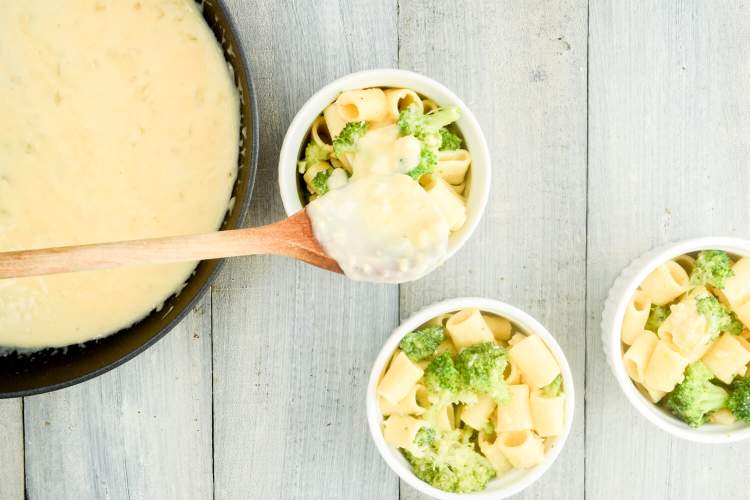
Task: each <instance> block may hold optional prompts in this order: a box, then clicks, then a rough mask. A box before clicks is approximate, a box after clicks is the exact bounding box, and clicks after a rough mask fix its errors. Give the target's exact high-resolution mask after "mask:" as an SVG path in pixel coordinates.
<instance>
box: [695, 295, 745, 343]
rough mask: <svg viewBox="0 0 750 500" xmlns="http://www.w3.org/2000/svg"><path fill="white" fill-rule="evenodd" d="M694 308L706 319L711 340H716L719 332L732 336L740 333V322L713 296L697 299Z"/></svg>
mask: <svg viewBox="0 0 750 500" xmlns="http://www.w3.org/2000/svg"><path fill="white" fill-rule="evenodd" d="M696 307H697V309H698V313H699V314H701V315H703V316H704V317H705V318H706V322H707V323H708V332H709V333H710V334H711V338H716V336H717V335H718V334H719V333H720V332H729V333H731V334H732V335H739V334H740V333H742V329H743V327H742V323H740V320H738V319H737V317H736V316H735V315H734V313H733V312H731V311H729V310H728V309H727V308H726V307H724V305H723V304H721V302H719V301H718V300H717V299H716V297H714V296H713V295H706V296H705V297H701V298H699V299H698V300H697V301H696Z"/></svg>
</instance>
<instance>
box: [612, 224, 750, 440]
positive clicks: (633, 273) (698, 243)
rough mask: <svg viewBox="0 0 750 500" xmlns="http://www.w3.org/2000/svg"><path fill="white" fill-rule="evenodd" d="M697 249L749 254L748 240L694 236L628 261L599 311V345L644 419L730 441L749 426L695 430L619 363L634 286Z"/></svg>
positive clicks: (673, 430) (683, 434) (693, 435)
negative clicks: (659, 402) (642, 387)
mask: <svg viewBox="0 0 750 500" xmlns="http://www.w3.org/2000/svg"><path fill="white" fill-rule="evenodd" d="M700 250H724V251H725V252H727V253H729V254H734V255H741V256H750V241H748V240H743V239H740V238H725V237H708V238H696V239H691V240H686V241H682V242H679V243H674V244H670V245H666V246H663V247H660V248H657V249H655V250H652V251H650V252H648V253H646V254H645V255H643V256H641V257H640V258H639V259H637V260H636V261H634V262H633V263H632V264H630V265H629V266H628V267H627V268H625V270H624V271H623V272H622V274H620V276H619V277H618V278H617V279H616V280H615V283H614V285H613V286H612V288H611V289H610V291H609V295H608V296H607V300H606V302H605V305H604V312H603V313H602V324H601V326H602V345H603V347H604V354H605V356H606V357H607V362H608V363H609V366H610V368H611V369H612V373H614V375H615V378H616V379H617V382H618V383H619V384H620V387H621V388H622V390H623V392H624V393H625V396H626V397H627V398H628V400H629V401H630V403H631V404H632V405H633V406H635V408H636V409H637V410H638V411H639V412H640V413H641V414H642V415H643V416H644V417H646V419H647V420H648V421H649V422H651V423H653V424H654V425H656V426H657V427H659V428H660V429H662V430H665V431H667V432H668V433H670V434H672V435H674V436H677V437H679V438H682V439H687V440H689V441H695V442H699V443H732V442H735V441H740V440H743V439H747V438H750V426H748V425H746V424H744V423H735V424H733V425H717V424H706V425H703V426H701V427H699V428H697V429H694V428H692V427H690V426H689V425H687V424H685V423H684V422H682V421H681V420H679V419H677V418H675V417H674V416H672V415H671V414H670V413H669V412H668V411H666V410H664V409H662V408H661V407H659V406H657V405H655V404H653V403H652V402H651V401H649V400H648V399H647V398H646V397H645V396H644V395H643V394H641V392H640V391H639V390H638V388H637V387H636V386H635V384H633V382H632V381H631V380H630V377H628V374H627V373H626V372H625V365H624V364H623V362H622V354H623V353H622V347H621V342H620V326H621V324H622V318H623V315H624V314H625V307H626V306H627V304H628V302H629V301H630V299H631V297H632V296H633V293H634V292H635V290H636V288H638V286H639V285H640V284H641V283H642V282H643V280H644V279H645V278H646V276H648V275H649V274H650V273H651V271H653V270H654V269H655V268H656V267H657V266H659V265H660V264H663V263H664V262H667V261H668V260H671V259H673V258H675V257H677V256H679V255H682V254H686V253H692V252H697V251H700Z"/></svg>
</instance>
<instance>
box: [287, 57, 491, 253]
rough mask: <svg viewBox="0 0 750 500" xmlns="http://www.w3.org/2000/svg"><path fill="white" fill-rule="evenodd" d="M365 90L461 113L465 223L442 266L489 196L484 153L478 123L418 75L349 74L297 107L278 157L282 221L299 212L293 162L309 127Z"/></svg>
mask: <svg viewBox="0 0 750 500" xmlns="http://www.w3.org/2000/svg"><path fill="white" fill-rule="evenodd" d="M370 87H404V88H409V89H412V90H414V91H416V92H417V93H418V94H422V95H424V96H426V97H429V98H430V99H432V100H434V101H435V102H436V103H437V104H438V105H440V106H457V107H458V108H459V109H460V110H461V118H459V119H458V121H457V122H456V126H457V127H458V128H459V130H460V131H461V134H462V135H463V138H464V142H465V148H466V149H467V150H468V151H469V152H470V153H471V168H470V169H469V172H470V175H469V178H468V184H467V187H466V189H467V192H468V197H467V200H466V223H465V224H464V225H463V227H462V228H461V229H459V230H458V231H456V232H454V233H451V236H450V240H449V242H448V253H447V255H446V256H445V258H446V260H447V259H448V258H450V257H451V256H452V255H453V254H454V253H456V252H457V251H458V249H459V248H461V247H462V246H463V244H464V243H466V241H467V240H468V239H469V237H470V236H471V234H472V233H473V232H474V230H475V229H476V227H477V225H478V224H479V220H480V219H481V218H482V213H483V212H484V209H485V206H486V205H487V200H488V198H489V194H490V178H491V176H492V175H491V174H492V165H491V163H490V152H489V148H488V147H487V141H486V140H485V138H484V134H483V133H482V129H481V128H480V127H479V122H477V119H476V118H475V117H474V113H472V112H471V110H470V109H469V108H468V107H467V106H466V104H464V102H463V101H462V100H461V99H459V98H458V96H456V94H454V93H453V92H451V91H450V90H448V89H447V88H446V87H445V86H443V85H441V84H440V83H438V82H436V81H435V80H433V79H431V78H427V77H426V76H424V75H420V74H418V73H413V72H411V71H405V70H401V69H372V70H368V71H360V72H358V73H352V74H350V75H346V76H344V77H341V78H339V79H338V80H336V81H334V82H332V83H330V84H328V85H326V86H325V87H323V88H322V89H320V90H319V91H318V92H316V93H315V94H314V95H313V96H312V97H311V98H310V99H309V100H308V101H307V102H306V103H305V105H304V106H302V109H300V110H299V112H298V113H297V115H296V116H295V117H294V119H293V120H292V123H291V124H290V125H289V129H288V130H287V132H286V136H284V143H283V144H282V145H281V152H280V154H279V189H280V191H281V201H282V203H283V204H284V210H285V211H286V214H287V215H292V214H295V213H297V212H299V211H300V210H302V201H301V200H300V196H299V191H298V189H297V161H298V159H299V154H300V150H301V149H302V148H303V147H304V144H302V143H303V141H304V140H305V138H306V137H307V133H308V131H309V129H310V125H312V122H313V121H314V120H315V118H316V117H317V116H318V115H319V114H320V113H322V112H323V109H324V108H325V107H326V106H328V105H329V104H331V103H332V102H333V101H334V100H335V99H336V98H337V97H338V95H339V94H340V93H341V92H343V91H345V90H354V89H361V88H370Z"/></svg>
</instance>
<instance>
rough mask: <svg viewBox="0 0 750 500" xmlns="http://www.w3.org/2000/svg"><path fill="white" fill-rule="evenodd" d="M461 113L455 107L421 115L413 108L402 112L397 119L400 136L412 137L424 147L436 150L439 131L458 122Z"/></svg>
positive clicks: (439, 137)
mask: <svg viewBox="0 0 750 500" xmlns="http://www.w3.org/2000/svg"><path fill="white" fill-rule="evenodd" d="M459 116H461V113H460V112H459V110H458V108H456V107H448V108H438V109H436V110H433V111H430V112H429V113H427V114H423V113H422V112H421V111H419V110H418V109H416V108H415V107H413V106H410V107H408V108H406V109H405V110H403V111H402V112H401V113H400V114H399V117H398V129H399V132H400V133H401V135H413V136H414V137H416V138H417V139H419V140H420V141H422V142H423V143H424V144H425V145H426V146H428V147H430V148H432V149H437V148H438V147H439V146H440V143H441V140H442V137H441V134H440V129H442V128H443V127H445V126H446V125H448V124H450V123H453V122H455V121H456V120H458V118H459Z"/></svg>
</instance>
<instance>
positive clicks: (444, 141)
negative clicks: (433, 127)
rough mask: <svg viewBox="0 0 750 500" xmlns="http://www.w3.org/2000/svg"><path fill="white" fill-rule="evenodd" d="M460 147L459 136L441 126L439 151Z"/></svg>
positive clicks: (453, 149)
mask: <svg viewBox="0 0 750 500" xmlns="http://www.w3.org/2000/svg"><path fill="white" fill-rule="evenodd" d="M456 149H461V138H460V137H459V136H457V135H456V134H454V133H453V132H451V131H450V130H448V129H447V128H445V127H443V128H441V129H440V151H455V150H456Z"/></svg>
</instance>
